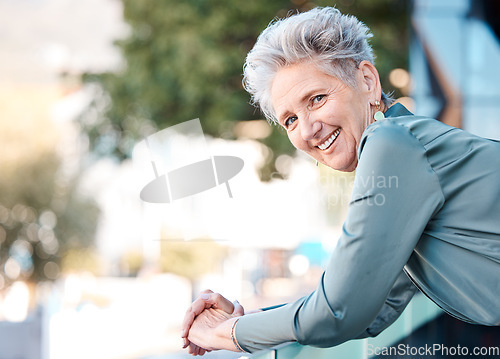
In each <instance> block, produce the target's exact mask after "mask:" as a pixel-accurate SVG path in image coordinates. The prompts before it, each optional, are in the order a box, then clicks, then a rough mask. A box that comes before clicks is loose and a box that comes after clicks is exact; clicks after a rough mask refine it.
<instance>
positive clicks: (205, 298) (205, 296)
mask: <svg viewBox="0 0 500 359" xmlns="http://www.w3.org/2000/svg"><path fill="white" fill-rule="evenodd" d="M200 298H201V299H203V300H207V299H208V298H210V295H208V294H207V293H203V294H201V295H200Z"/></svg>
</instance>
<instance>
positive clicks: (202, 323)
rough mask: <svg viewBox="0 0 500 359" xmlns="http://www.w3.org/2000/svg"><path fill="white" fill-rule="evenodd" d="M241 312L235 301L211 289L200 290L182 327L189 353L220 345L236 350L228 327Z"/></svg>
mask: <svg viewBox="0 0 500 359" xmlns="http://www.w3.org/2000/svg"><path fill="white" fill-rule="evenodd" d="M244 314H245V312H244V309H243V307H242V306H241V305H240V304H239V303H238V301H235V302H231V301H229V300H228V299H226V298H224V297H223V296H222V295H220V294H218V293H214V292H212V291H211V290H205V291H203V292H202V293H201V295H200V296H199V297H198V299H196V300H195V301H194V302H193V303H192V304H191V306H190V307H189V309H188V310H187V311H186V315H185V316H184V321H183V323H182V329H181V336H182V338H183V340H184V348H188V352H189V354H192V355H203V354H205V353H206V352H210V351H212V350H219V349H226V350H231V351H238V350H237V348H236V347H235V345H234V343H233V341H232V338H231V330H232V326H233V324H234V322H235V321H236V320H237V318H238V317H241V316H242V315H244Z"/></svg>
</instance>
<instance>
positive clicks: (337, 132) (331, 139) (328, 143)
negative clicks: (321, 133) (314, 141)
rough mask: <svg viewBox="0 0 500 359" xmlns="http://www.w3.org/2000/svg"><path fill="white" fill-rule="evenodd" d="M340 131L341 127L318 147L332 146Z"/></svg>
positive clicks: (323, 148)
mask: <svg viewBox="0 0 500 359" xmlns="http://www.w3.org/2000/svg"><path fill="white" fill-rule="evenodd" d="M339 133H340V128H339V129H338V130H337V131H335V132H334V133H332V135H331V136H330V137H329V138H328V139H327V140H326V141H325V142H323V143H322V144H321V145H318V148H319V149H320V150H326V149H327V148H328V147H330V145H331V144H332V143H333V141H335V139H336V138H337V136H338V135H339Z"/></svg>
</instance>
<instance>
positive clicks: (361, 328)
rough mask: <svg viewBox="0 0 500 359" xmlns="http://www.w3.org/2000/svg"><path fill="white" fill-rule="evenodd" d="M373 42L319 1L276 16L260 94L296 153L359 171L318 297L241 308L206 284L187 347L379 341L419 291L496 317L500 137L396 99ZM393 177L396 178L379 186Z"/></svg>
mask: <svg viewBox="0 0 500 359" xmlns="http://www.w3.org/2000/svg"><path fill="white" fill-rule="evenodd" d="M370 36H371V34H370V33H369V31H368V29H367V27H366V26H365V25H364V24H362V23H361V22H359V21H358V20H357V19H355V18H354V17H350V16H345V15H342V14H341V13H340V12H339V11H338V10H336V9H334V8H315V9H313V10H311V11H308V12H305V13H302V14H297V15H294V16H291V17H289V18H286V19H284V20H280V21H276V22H274V23H272V24H271V25H270V26H269V27H268V28H267V29H266V30H264V32H263V33H262V34H261V35H260V37H259V39H258V40H257V43H256V44H255V46H254V48H253V49H252V50H251V51H250V53H249V54H248V56H247V60H246V64H245V67H244V70H245V79H244V81H245V85H246V89H247V90H248V91H249V92H250V93H251V94H252V96H253V100H254V101H255V102H256V103H258V104H259V105H260V107H261V109H262V111H263V112H264V114H265V115H266V117H267V118H269V119H273V120H275V121H277V122H278V123H279V124H280V125H281V126H283V127H284V128H285V129H286V131H287V134H288V137H289V138H290V141H291V142H292V144H293V145H294V146H295V147H296V148H298V149H300V150H302V151H304V152H306V153H307V154H309V155H310V156H311V157H313V158H314V159H316V160H317V161H319V162H321V163H323V164H325V165H327V166H329V167H331V168H333V169H336V170H340V171H353V170H356V175H355V180H354V188H353V193H352V199H351V201H350V203H349V211H348V214H347V218H346V220H345V223H344V226H343V231H342V235H341V237H340V239H339V241H338V244H337V246H336V248H335V250H334V251H333V253H332V255H331V259H330V261H329V263H328V265H327V267H326V270H325V271H324V273H323V275H322V277H321V280H320V281H319V284H318V287H317V289H316V290H315V291H314V292H313V293H311V294H310V295H308V296H305V297H303V298H300V299H298V300H296V301H295V302H292V303H288V304H286V305H282V306H276V307H272V308H266V309H263V310H259V311H257V312H255V313H251V314H245V315H243V310H242V308H241V306H239V305H238V304H236V305H233V304H232V303H231V302H229V301H228V300H227V299H225V298H224V297H222V296H221V295H219V294H215V293H212V292H210V291H206V292H205V293H204V294H202V295H201V296H200V298H198V299H197V300H196V301H195V302H194V303H193V304H192V306H191V307H190V308H189V310H188V312H187V314H186V317H185V322H184V324H183V332H182V337H183V338H184V340H185V345H186V346H187V345H189V351H190V353H192V354H195V355H196V354H203V353H204V352H205V351H208V350H214V349H227V350H233V351H247V352H254V351H256V350H259V349H264V348H269V347H272V346H275V345H277V344H280V343H283V342H289V341H297V342H299V343H301V344H305V345H313V346H318V347H329V346H334V345H337V344H340V343H342V342H344V341H346V340H349V339H353V338H362V337H366V336H374V335H377V334H378V333H380V332H381V331H382V330H384V329H385V328H386V327H387V326H389V325H390V324H391V323H392V322H393V321H394V320H395V319H396V318H397V317H398V316H399V315H400V314H401V312H402V311H403V309H404V308H405V306H406V305H407V303H408V302H409V301H410V299H411V298H412V296H413V295H414V293H415V292H416V291H417V290H420V291H422V292H423V293H425V294H426V295H427V296H428V297H429V298H430V299H431V300H432V301H434V302H435V303H436V304H437V305H439V306H440V307H441V308H442V309H444V310H445V311H446V312H447V313H449V314H451V315H452V316H454V317H457V318H459V319H461V320H464V321H466V322H470V323H477V324H483V325H500V300H498V298H500V201H499V198H500V143H498V142H496V141H491V140H486V139H483V138H480V137H477V136H474V135H472V134H470V133H467V132H465V131H462V130H460V129H456V128H453V127H449V126H447V125H444V124H443V123H441V122H439V121H436V120H434V119H430V118H427V117H420V116H414V115H413V114H411V113H410V112H409V111H408V110H406V109H405V108H404V107H403V106H402V105H400V104H395V105H393V106H392V107H389V106H390V100H389V99H388V97H387V96H385V95H384V93H383V91H382V89H381V85H380V80H379V75H378V73H377V70H376V68H375V66H374V64H373V54H372V50H371V48H370V46H369V45H368V41H367V40H368V38H369V37H370ZM390 178H391V179H393V180H396V181H397V182H396V183H397V186H382V185H380V183H384V182H383V181H381V179H384V180H386V181H388V180H389V179H390ZM373 179H375V180H373ZM386 183H387V182H386ZM290 220H292V221H293V220H295V219H294V213H290Z"/></svg>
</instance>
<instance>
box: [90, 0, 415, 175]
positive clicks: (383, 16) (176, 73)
mask: <svg viewBox="0 0 500 359" xmlns="http://www.w3.org/2000/svg"><path fill="white" fill-rule="evenodd" d="M122 1H123V7H124V18H125V21H126V23H127V24H128V25H129V34H128V36H127V37H126V38H125V39H122V40H119V41H117V42H116V45H117V46H118V47H119V49H120V50H121V53H122V55H123V60H124V64H123V68H122V69H120V70H118V71H116V72H108V73H101V74H86V75H85V76H84V81H86V82H87V83H96V84H98V85H99V86H98V88H99V89H100V91H96V96H95V99H94V101H93V103H92V105H91V106H90V108H89V110H88V111H86V113H85V114H84V115H83V116H82V124H83V128H84V130H85V131H86V132H87V133H88V135H89V138H90V144H91V147H92V148H93V150H94V151H95V152H97V153H98V154H99V155H114V156H117V157H118V158H120V159H123V158H126V157H127V156H129V155H130V152H131V149H132V147H133V144H134V143H135V142H136V141H137V140H139V139H142V138H143V137H145V136H147V135H149V134H151V133H153V132H155V131H156V130H157V129H161V128H165V127H168V126H171V125H174V124H177V123H180V122H183V121H187V120H190V119H193V118H200V120H201V122H202V126H203V129H204V131H205V133H207V134H210V135H212V136H217V137H223V138H228V139H233V138H235V135H234V133H233V131H232V128H233V126H234V124H235V123H236V121H247V120H255V119H259V118H262V115H261V114H260V111H259V110H256V109H254V108H253V107H252V106H251V105H249V103H248V102H249V96H248V94H247V93H246V92H245V91H244V90H243V88H242V85H241V80H242V66H243V63H244V59H245V56H246V54H247V52H248V51H249V50H250V49H251V48H252V46H253V44H254V42H255V40H256V39H257V36H258V35H259V33H260V32H261V31H262V30H263V29H264V28H265V27H266V26H267V24H268V23H269V22H270V21H271V20H272V19H273V18H275V17H284V16H286V15H287V13H289V12H290V11H304V10H308V9H310V8H312V7H314V6H317V5H318V6H327V5H328V6H331V5H334V4H333V3H332V2H331V1H317V2H316V3H311V2H308V1H306V0H276V1H264V0H249V1H230V0H186V1H174V0H162V1H134V0H122ZM337 7H338V8H339V9H340V10H341V11H343V12H345V13H350V14H352V15H356V16H358V17H359V18H360V19H362V20H363V21H365V22H366V24H367V25H368V26H370V27H371V28H372V31H373V32H374V33H375V37H374V40H373V41H372V43H373V45H374V48H375V52H376V53H378V61H377V65H378V67H379V69H380V72H381V77H382V80H383V84H384V85H385V88H386V89H390V87H389V86H387V85H388V81H387V76H388V72H389V70H390V69H392V68H394V67H403V68H405V67H406V59H407V55H406V52H407V45H408V39H407V36H406V35H405V34H406V21H407V14H406V2H405V1H398V0H339V3H338V4H337ZM261 141H262V142H263V143H264V144H265V145H267V146H269V148H270V149H271V151H270V154H271V155H270V156H268V158H267V163H266V164H265V165H264V167H263V168H262V169H261V178H262V179H264V180H267V179H269V178H270V176H271V174H272V173H273V172H275V169H274V160H275V159H276V157H277V156H278V155H280V154H283V153H293V152H294V149H293V147H292V146H291V145H290V143H289V141H288V139H287V137H286V135H285V132H284V131H282V130H281V129H279V128H278V127H276V126H273V131H272V132H271V135H270V136H268V137H267V138H264V139H262V140H261Z"/></svg>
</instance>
